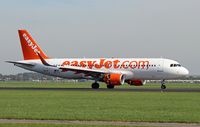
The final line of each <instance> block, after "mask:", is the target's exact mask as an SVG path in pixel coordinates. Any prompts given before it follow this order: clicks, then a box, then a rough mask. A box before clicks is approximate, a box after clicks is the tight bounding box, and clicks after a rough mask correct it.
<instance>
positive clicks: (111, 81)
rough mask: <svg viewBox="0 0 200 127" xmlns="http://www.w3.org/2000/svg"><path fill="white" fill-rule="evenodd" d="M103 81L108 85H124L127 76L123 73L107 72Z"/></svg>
mask: <svg viewBox="0 0 200 127" xmlns="http://www.w3.org/2000/svg"><path fill="white" fill-rule="evenodd" d="M103 81H104V82H105V83H106V84H108V85H113V86H116V85H123V84H124V81H125V76H124V75H123V74H105V75H104V78H103Z"/></svg>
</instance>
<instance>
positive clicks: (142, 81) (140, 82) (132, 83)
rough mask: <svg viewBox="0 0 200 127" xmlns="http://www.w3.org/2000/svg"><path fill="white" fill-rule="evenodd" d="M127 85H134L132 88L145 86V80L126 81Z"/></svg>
mask: <svg viewBox="0 0 200 127" xmlns="http://www.w3.org/2000/svg"><path fill="white" fill-rule="evenodd" d="M126 82H127V83H128V84H130V85H134V86H142V85H144V84H146V81H145V80H128V81H126Z"/></svg>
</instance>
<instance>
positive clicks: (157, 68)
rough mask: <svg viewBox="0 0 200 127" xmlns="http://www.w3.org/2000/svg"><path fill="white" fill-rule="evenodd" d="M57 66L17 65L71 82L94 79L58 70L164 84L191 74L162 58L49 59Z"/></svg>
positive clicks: (175, 63)
mask: <svg viewBox="0 0 200 127" xmlns="http://www.w3.org/2000/svg"><path fill="white" fill-rule="evenodd" d="M46 61H47V62H48V63H49V64H51V65H54V66H55V67H52V66H45V65H43V64H42V62H41V60H24V61H19V62H23V63H30V64H34V65H35V66H34V67H27V66H23V65H17V66H19V67H22V68H24V69H27V70H31V71H35V72H39V73H42V74H46V75H51V76H57V77H62V78H68V79H93V77H91V76H88V75H86V74H83V73H75V72H73V71H63V70H60V69H58V67H65V66H70V67H73V66H74V67H80V68H87V69H92V70H97V71H106V72H109V73H120V74H123V75H125V76H126V80H134V79H140V80H162V79H177V78H181V77H183V76H185V75H187V74H188V73H189V72H188V70H187V69H186V68H184V67H182V66H181V65H180V64H179V63H178V62H176V61H174V60H170V59H163V58H90V59H86V58H82V59H78V58H77V59H76V58H71V59H46Z"/></svg>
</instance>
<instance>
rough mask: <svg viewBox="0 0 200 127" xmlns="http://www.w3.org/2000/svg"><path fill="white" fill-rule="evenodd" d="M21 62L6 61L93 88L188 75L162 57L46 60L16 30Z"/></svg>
mask: <svg viewBox="0 0 200 127" xmlns="http://www.w3.org/2000/svg"><path fill="white" fill-rule="evenodd" d="M18 32H19V38H20V42H21V47H22V52H23V56H24V60H21V61H7V62H9V63H13V64H14V65H16V66H18V67H21V68H24V69H27V70H30V71H35V72H38V73H42V74H45V75H50V76H56V77H61V78H67V79H89V80H94V83H92V88H93V89H98V88H99V83H98V82H105V83H106V84H107V88H109V89H112V88H114V87H115V86H119V85H123V84H124V83H128V84H130V85H135V86H141V85H144V84H145V83H146V80H161V89H165V88H166V86H165V85H164V83H165V80H168V79H178V78H181V77H183V76H186V75H188V74H189V72H188V70H187V69H186V68H185V67H183V66H181V65H180V64H179V63H178V62H176V61H174V60H170V59H163V58H88V59H86V58H79V59H78V58H64V59H54V58H50V57H48V56H47V55H46V54H45V53H44V52H43V51H42V50H41V48H40V47H39V46H38V44H37V43H36V42H35V41H34V39H33V38H32V37H31V36H30V34H29V33H28V32H27V31H26V30H19V31H18Z"/></svg>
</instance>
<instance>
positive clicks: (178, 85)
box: [0, 82, 200, 89]
mask: <svg viewBox="0 0 200 127" xmlns="http://www.w3.org/2000/svg"><path fill="white" fill-rule="evenodd" d="M91 84H92V82H0V88H1V87H31V88H32V87H33V88H41V87H42V88H91ZM166 86H167V88H200V84H190V83H184V84H183V83H166ZM100 88H106V84H104V83H101V84H100ZM116 88H128V89H130V88H132V89H135V88H145V89H146V88H160V84H158V83H156V84H153V83H147V84H145V85H144V86H130V85H128V84H125V85H122V86H117V87H116Z"/></svg>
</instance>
